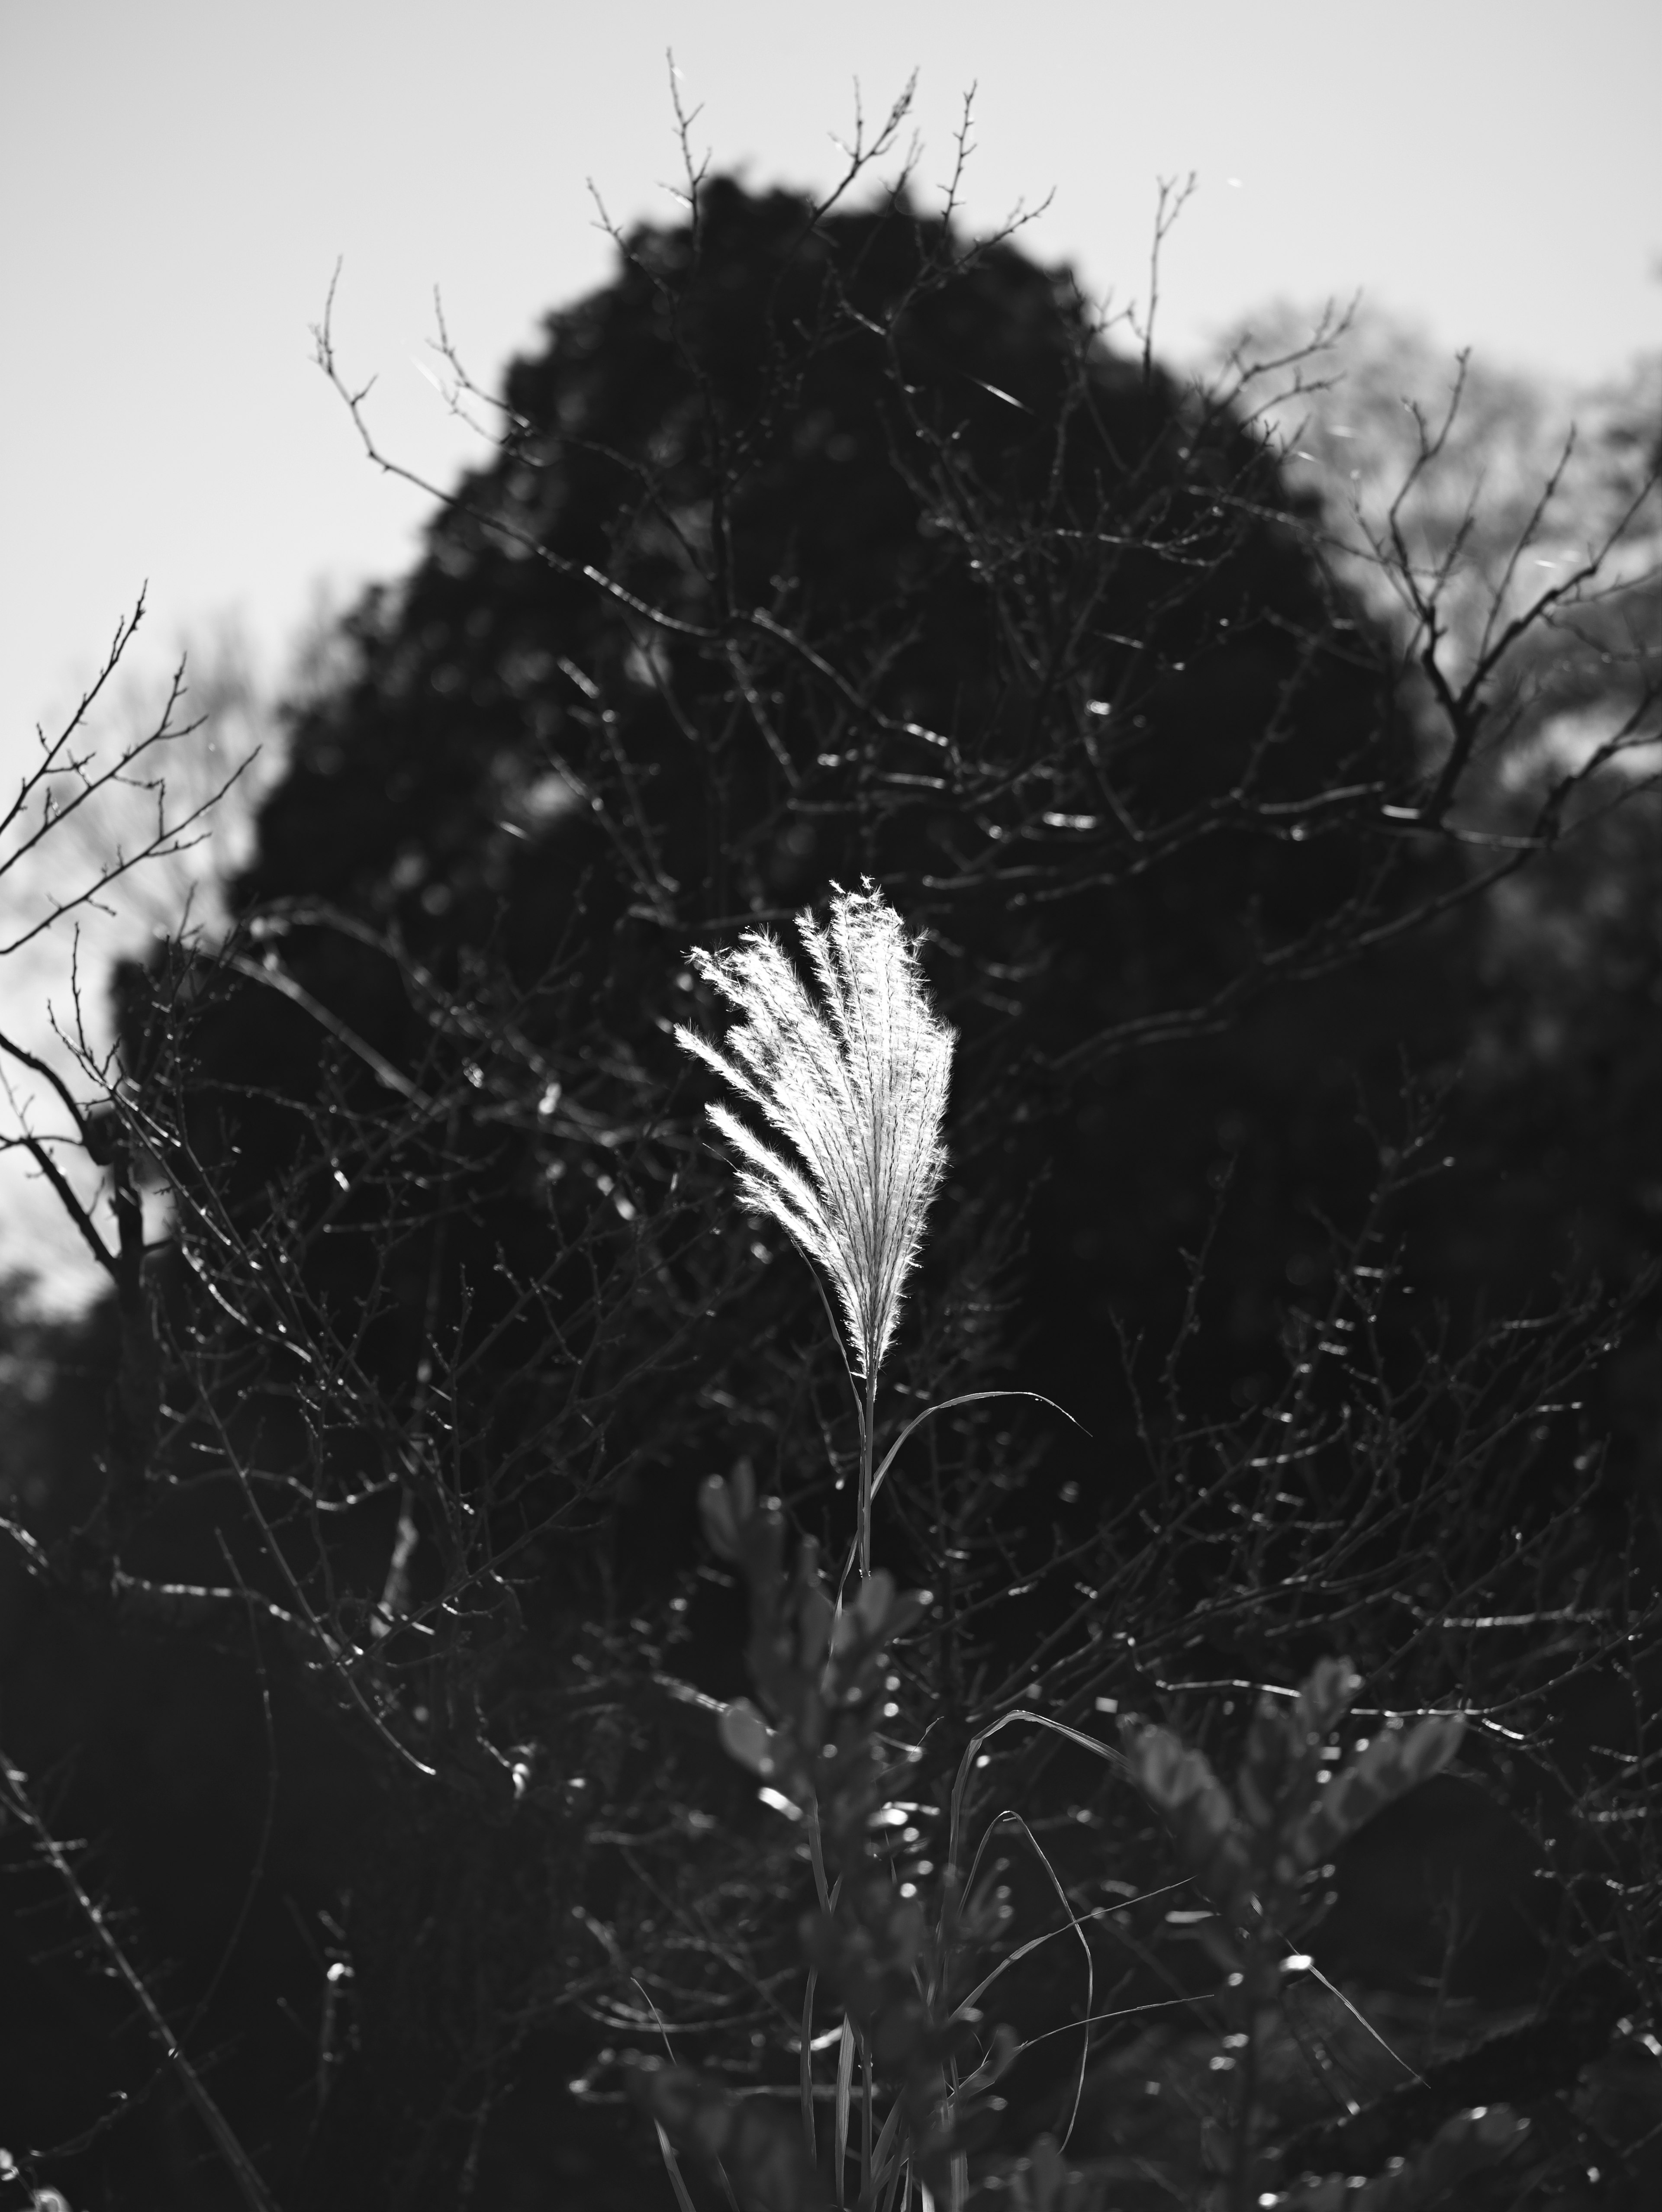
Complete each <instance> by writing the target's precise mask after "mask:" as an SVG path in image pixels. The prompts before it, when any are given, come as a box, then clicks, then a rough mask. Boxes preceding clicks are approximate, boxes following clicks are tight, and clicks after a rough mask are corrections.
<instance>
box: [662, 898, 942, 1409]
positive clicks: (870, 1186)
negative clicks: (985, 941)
mask: <svg viewBox="0 0 1662 2212" xmlns="http://www.w3.org/2000/svg"><path fill="white" fill-rule="evenodd" d="M796 926H797V928H798V929H799V931H800V932H801V938H802V942H803V945H804V946H805V947H806V948H807V955H808V958H809V960H810V962H811V963H812V964H813V972H814V975H815V976H816V977H817V978H818V981H819V989H820V993H821V994H822V999H823V1003H822V1002H821V1000H816V999H815V998H814V997H813V995H811V994H810V993H809V991H808V990H807V987H805V985H804V983H803V981H802V979H801V976H800V975H799V974H798V973H797V970H796V968H795V966H794V964H793V963H792V961H791V959H790V957H789V956H788V953H787V952H786V951H785V950H784V948H783V946H782V945H780V943H779V942H778V940H777V939H776V938H774V937H772V936H770V934H769V933H767V931H765V930H760V929H753V930H747V931H746V933H745V935H744V936H743V937H742V938H741V939H740V942H739V944H738V945H737V946H736V947H735V948H734V949H733V950H732V951H726V952H717V953H708V952H703V951H694V952H693V953H692V954H691V960H692V964H693V966H694V968H695V969H697V972H698V974H699V975H702V976H703V979H704V981H706V982H708V983H710V984H713V985H714V986H715V989H716V990H718V991H719V992H720V993H721V995H722V997H723V998H725V999H726V1000H728V1002H729V1004H731V1005H732V1006H734V1007H736V1008H737V1009H738V1011H739V1012H740V1014H741V1015H743V1017H744V1020H743V1021H742V1022H741V1023H740V1024H736V1025H735V1026H734V1028H733V1029H732V1030H729V1032H728V1038H727V1045H728V1049H727V1051H725V1052H722V1051H720V1050H718V1049H717V1048H716V1047H715V1046H714V1045H713V1044H711V1043H710V1042H709V1041H708V1039H707V1038H704V1037H702V1036H699V1035H698V1034H697V1031H696V1030H690V1029H686V1028H685V1027H679V1028H678V1029H677V1030H676V1032H675V1035H676V1039H677V1041H678V1042H679V1043H680V1044H681V1045H682V1046H684V1047H685V1049H686V1050H687V1051H688V1052H691V1053H694V1054H697V1057H698V1058H699V1059H700V1060H704V1061H705V1062H707V1063H708V1065H709V1066H711V1067H713V1068H714V1069H715V1072H716V1073H717V1074H718V1075H720V1076H721V1077H722V1078H724V1079H725V1080H726V1081H727V1082H728V1083H729V1084H731V1085H732V1086H733V1088H734V1090H735V1091H738V1092H739V1094H740V1097H744V1098H746V1099H748V1100H749V1101H750V1103H751V1104H752V1106H754V1107H755V1108H757V1109H758V1111H759V1112H760V1114H761V1116H762V1119H763V1121H764V1123H765V1124H766V1125H767V1127H769V1128H770V1130H771V1131H772V1132H774V1133H776V1135H778V1136H780V1137H782V1138H783V1139H785V1140H786V1142H787V1143H788V1145H789V1146H791V1148H792V1151H793V1152H794V1154H795V1158H794V1159H791V1158H787V1157H786V1156H785V1155H784V1154H783V1153H782V1152H778V1151H776V1150H775V1149H774V1147H773V1146H771V1145H770V1144H768V1143H767V1142H765V1141H764V1139H763V1138H762V1137H760V1136H758V1134H757V1133H756V1131H755V1130H754V1129H752V1127H750V1126H749V1125H748V1124H747V1123H746V1122H745V1121H741V1120H740V1117H739V1115H736V1114H734V1112H732V1111H731V1109H729V1108H728V1107H726V1106H724V1105H716V1106H712V1107H711V1108H710V1109H709V1110H710V1119H711V1120H712V1121H714V1122H715V1125H716V1127H718V1128H719V1129H720V1130H721V1133H722V1134H723V1135H724V1136H725V1137H726V1138H727V1139H728V1141H729V1142H730V1143H731V1144H732V1145H733V1146H734V1150H735V1151H736V1152H738V1154H739V1161H740V1164H739V1193H740V1198H741V1199H742V1200H743V1201H744V1203H745V1204H746V1206H749V1207H751V1208H752V1211H754V1212H758V1213H765V1214H770V1215H771V1216H772V1217H773V1218H774V1219H775V1220H776V1221H777V1222H779V1223H781V1224H782V1226H783V1227H784V1228H785V1230H786V1231H788V1234H789V1235H790V1237H792V1238H793V1239H794V1242H795V1243H796V1244H797V1245H798V1246H799V1247H800V1248H801V1250H802V1251H803V1252H805V1253H806V1254H807V1256H808V1257H809V1259H811V1260H813V1261H816V1262H817V1263H818V1265H819V1267H821V1268H823V1269H824V1271H825V1275H826V1277H827V1278H828V1279H829V1280H830V1282H831V1287H832V1289H833V1290H834V1291H835V1292H836V1294H837V1304H839V1305H840V1307H841V1308H842V1311H843V1325H844V1327H845V1328H846V1329H847V1331H848V1336H849V1346H850V1347H851V1349H852V1352H853V1354H854V1362H855V1368H856V1370H857V1372H858V1373H859V1375H860V1377H861V1380H862V1382H864V1383H866V1385H867V1387H868V1390H869V1389H870V1386H871V1385H872V1383H874V1380H875V1378H876V1375H877V1370H878V1369H879V1367H880V1365H881V1364H882V1362H883V1357H884V1354H885V1353H886V1352H887V1350H888V1348H889V1344H890V1340H891V1339H892V1336H893V1334H894V1328H895V1322H896V1320H897V1318H898V1314H899V1311H900V1301H901V1295H902V1292H903V1291H904V1287H905V1282H906V1278H907V1276H908V1275H909V1274H910V1273H911V1270H912V1267H913V1265H914V1263H915V1261H916V1258H917V1251H918V1247H919V1245H920V1244H921V1243H922V1235H923V1217H924V1214H925V1212H926V1211H927V1210H928V1204H929V1200H930V1199H931V1198H932V1197H933V1196H934V1192H935V1189H936V1187H937V1185H938V1184H939V1182H940V1181H941V1172H942V1170H943V1169H944V1167H945V1165H946V1159H947V1153H946V1147H945V1146H944V1145H943V1144H942V1142H941V1119H942V1116H943V1115H944V1114H945V1112H946V1107H947V1079H948V1076H949V1074H950V1072H951V1068H952V1057H953V1043H954V1042H955V1039H954V1036H953V1031H952V1030H951V1029H950V1028H949V1027H948V1026H947V1024H946V1023H945V1022H943V1021H942V1020H941V1018H940V1017H939V1016H938V1015H937V1014H936V1012H934V1008H933V1006H931V1005H930V1004H929V1000H928V993H927V990H926V988H925V986H924V982H923V978H922V974H921V972H920V970H919V968H918V963H917V953H916V948H915V946H914V945H912V943H911V941H910V939H908V938H907V936H906V933H905V931H904V928H903V927H902V926H901V922H900V918H899V916H898V915H897V914H896V913H895V911H894V909H893V908H892V907H891V906H890V905H888V903H887V902H886V900H885V899H884V897H883V895H882V893H881V892H880V891H877V890H873V889H872V887H871V884H869V882H868V884H866V886H865V888H864V890H860V891H845V890H842V889H841V888H840V886H839V887H837V889H836V896H835V897H834V898H833V900H832V902H831V916H830V921H829V922H828V925H827V927H825V929H823V930H822V929H820V928H819V927H818V926H817V925H816V924H815V922H814V921H813V917H812V916H811V915H807V914H802V915H798V916H797V925H796Z"/></svg>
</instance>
